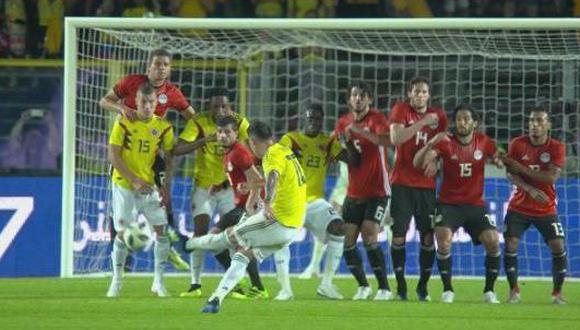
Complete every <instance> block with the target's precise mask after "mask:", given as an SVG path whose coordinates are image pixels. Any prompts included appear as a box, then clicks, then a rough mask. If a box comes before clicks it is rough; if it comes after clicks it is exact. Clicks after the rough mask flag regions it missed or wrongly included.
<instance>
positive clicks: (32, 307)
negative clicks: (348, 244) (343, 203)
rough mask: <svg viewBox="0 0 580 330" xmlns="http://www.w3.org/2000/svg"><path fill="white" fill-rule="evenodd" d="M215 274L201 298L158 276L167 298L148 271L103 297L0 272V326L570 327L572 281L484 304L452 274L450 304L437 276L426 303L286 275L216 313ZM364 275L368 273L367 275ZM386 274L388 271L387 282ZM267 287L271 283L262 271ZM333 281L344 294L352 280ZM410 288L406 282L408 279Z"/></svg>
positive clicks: (579, 318)
mask: <svg viewBox="0 0 580 330" xmlns="http://www.w3.org/2000/svg"><path fill="white" fill-rule="evenodd" d="M218 280H219V279H218V278H215V277H214V278H207V279H204V287H203V289H204V292H203V293H204V299H191V298H188V299H186V298H179V297H178V296H179V292H180V290H182V289H185V288H186V287H187V286H188V278H186V277H170V278H167V279H166V282H167V288H168V289H169V291H170V292H171V293H172V294H173V296H174V297H172V298H166V299H161V298H156V297H153V296H152V295H151V294H150V293H149V287H150V285H151V279H150V278H141V277H129V278H126V279H125V282H124V287H123V291H122V296H121V297H120V298H115V299H108V298H105V292H106V290H107V288H108V284H109V279H107V278H83V279H56V278H54V279H53V278H40V279H36V278H26V279H0V329H22V328H25V329H45V328H60V329H62V328H73V329H79V328H91V329H94V328H107V329H120V328H127V329H159V328H182V329H183V328H188V329H236V330H237V329H272V330H277V329H295V330H306V329H403V330H407V329H443V328H444V329H467V330H471V329H510V330H511V329H526V330H529V329H567V330H570V329H578V328H580V283H567V284H566V285H565V288H564V293H565V298H566V299H567V300H568V304H567V305H565V306H556V305H552V303H551V299H550V293H551V283H550V282H534V281H524V282H522V283H521V289H522V303H521V304H519V305H507V304H505V303H502V304H500V305H487V304H484V303H482V302H481V298H482V287H483V280H455V281H454V285H455V298H456V301H455V303H454V304H452V305H446V304H442V303H440V302H439V297H440V295H441V284H440V281H439V279H438V278H433V279H432V281H431V282H430V289H431V292H430V293H431V297H432V298H433V301H432V302H430V303H420V302H417V301H416V298H415V295H414V292H410V293H412V294H410V295H409V298H410V301H408V302H400V301H392V302H374V301H351V300H344V301H329V300H324V299H321V298H319V297H318V296H317V295H316V286H317V284H318V280H315V279H312V280H306V281H304V280H299V279H294V278H293V279H292V285H293V288H294V294H295V299H294V300H292V301H289V302H277V301H272V300H268V301H236V300H232V299H227V300H226V301H225V302H224V304H223V306H222V310H221V312H220V313H219V314H217V315H205V314H201V313H200V309H201V307H202V306H203V304H204V302H205V298H207V297H208V296H209V294H210V293H211V291H212V290H213V289H214V287H215V285H216V284H217V281H218ZM369 280H372V278H371V277H370V276H369ZM392 282H394V281H392V279H391V283H392ZM265 284H266V285H267V287H268V288H269V290H270V294H271V295H272V296H275V294H276V293H277V290H278V284H277V283H276V282H275V279H273V278H266V279H265ZM336 284H337V285H338V287H339V288H340V290H341V292H342V293H343V294H344V295H345V296H346V297H347V298H349V299H350V297H352V295H353V294H354V292H355V290H356V285H355V282H354V280H352V279H350V278H340V279H337V280H336ZM409 288H414V283H413V282H411V283H409ZM496 291H497V292H498V294H499V297H500V298H501V300H502V301H505V298H506V296H507V284H506V283H505V281H499V282H498V285H497V290H496Z"/></svg>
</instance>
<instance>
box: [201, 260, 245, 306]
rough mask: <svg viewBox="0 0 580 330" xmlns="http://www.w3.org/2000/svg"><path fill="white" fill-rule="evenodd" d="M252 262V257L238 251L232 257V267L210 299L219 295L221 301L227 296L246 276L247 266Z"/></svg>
mask: <svg viewBox="0 0 580 330" xmlns="http://www.w3.org/2000/svg"><path fill="white" fill-rule="evenodd" d="M248 263H250V259H248V257H246V256H245V255H243V254H241V253H236V254H234V256H233V257H232V264H231V265H230V268H228V270H226V273H225V274H224V277H222V280H221V281H220V283H219V285H218V286H217V288H216V290H215V291H214V293H213V294H212V295H211V297H210V298H209V301H211V300H213V299H214V298H215V297H217V298H218V299H219V300H220V304H221V302H222V301H223V300H224V298H225V297H226V296H227V294H228V293H230V291H232V289H233V288H234V287H235V286H236V285H237V284H238V283H239V282H240V281H241V280H242V278H244V276H245V275H246V268H247V267H248Z"/></svg>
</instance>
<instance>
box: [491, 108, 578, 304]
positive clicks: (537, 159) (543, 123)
mask: <svg viewBox="0 0 580 330" xmlns="http://www.w3.org/2000/svg"><path fill="white" fill-rule="evenodd" d="M551 128H552V123H551V121H550V115H549V113H548V111H546V110H545V109H543V108H540V107H534V108H532V109H531V111H530V115H529V118H528V129H529V133H528V134H527V135H523V136H520V137H517V138H515V139H513V140H512V141H511V142H510V144H509V148H508V154H507V157H505V158H503V159H502V160H503V162H504V164H505V166H506V168H507V171H508V177H509V178H510V179H511V180H512V182H513V183H514V185H515V189H514V191H513V192H512V195H511V197H510V200H509V206H508V212H507V214H506V217H505V230H504V238H505V252H504V267H505V272H506V275H507V279H508V282H509V286H510V294H509V298H508V303H519V302H520V289H519V286H518V245H519V241H520V237H521V235H522V234H523V233H524V232H525V231H526V230H527V229H528V228H529V227H530V225H534V226H535V227H536V228H537V229H538V231H539V232H540V234H542V237H543V238H544V240H545V241H546V243H547V244H548V246H549V247H550V250H551V251H552V272H553V274H552V276H553V285H554V287H553V291H552V300H553V302H554V303H555V304H563V303H565V301H564V299H563V298H562V285H563V284H564V278H565V277H566V267H567V259H566V248H565V245H564V230H563V228H562V224H561V223H560V219H559V218H558V211H557V209H556V205H557V197H556V188H555V183H556V181H557V180H558V178H559V177H560V174H561V172H562V169H563V167H564V165H565V164H566V147H565V146H564V144H563V143H561V142H560V141H558V140H556V139H553V138H551V137H550V136H549V132H550V129H551Z"/></svg>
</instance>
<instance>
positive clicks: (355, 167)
mask: <svg viewBox="0 0 580 330" xmlns="http://www.w3.org/2000/svg"><path fill="white" fill-rule="evenodd" d="M346 99H347V103H348V107H349V110H350V112H348V113H347V114H345V115H343V116H342V117H341V118H340V119H339V121H338V122H337V123H336V128H335V130H334V135H335V136H338V137H339V138H341V139H345V140H347V141H348V143H347V146H349V145H351V146H352V148H354V149H355V150H356V151H355V152H356V154H357V155H358V157H359V159H357V161H353V162H349V165H348V188H347V195H346V198H345V200H344V203H343V206H342V217H343V219H344V222H345V232H346V236H345V244H344V258H345V261H346V264H347V266H348V268H349V269H350V271H351V273H352V274H353V276H354V278H355V279H356V281H357V283H358V286H359V288H358V290H357V292H356V294H355V295H354V297H353V299H354V300H364V299H368V298H369V297H370V296H371V294H372V290H371V288H370V286H369V283H368V282H367V278H366V275H365V272H364V268H363V263H362V259H361V256H360V253H359V251H358V248H357V245H356V241H357V238H358V236H359V234H360V235H361V236H362V240H363V244H364V246H365V249H366V251H367V256H368V260H369V264H370V265H371V267H372V269H373V272H374V274H375V277H376V279H377V282H378V291H377V294H376V295H375V298H374V299H375V300H390V299H392V293H391V291H390V288H389V283H388V282H387V270H386V265H385V256H384V254H383V251H382V250H381V248H380V246H379V242H378V235H379V229H380V226H381V224H382V222H383V220H384V218H385V212H386V208H387V204H388V200H389V195H390V187H389V178H388V174H387V168H386V158H385V149H384V146H383V144H385V143H386V144H388V130H389V127H388V124H387V119H386V118H385V116H384V115H383V114H381V113H380V112H378V111H377V110H374V109H371V108H370V104H371V102H372V94H371V90H370V88H369V86H368V85H367V84H365V83H363V82H355V83H353V84H351V85H350V87H349V88H348V89H347V93H346ZM379 142H380V145H377V144H378V143H379Z"/></svg>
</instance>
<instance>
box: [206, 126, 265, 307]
mask: <svg viewBox="0 0 580 330" xmlns="http://www.w3.org/2000/svg"><path fill="white" fill-rule="evenodd" d="M238 124H239V123H238V120H237V119H236V118H234V117H232V116H226V117H223V118H220V119H218V120H217V122H216V125H217V133H216V134H217V141H218V142H219V143H220V144H221V145H222V146H223V147H224V149H225V155H224V161H223V166H224V169H225V171H226V174H227V177H228V180H229V182H230V185H231V187H232V189H233V190H234V200H235V205H236V207H235V208H234V209H232V210H231V211H229V212H228V213H226V214H225V215H224V216H223V217H221V218H220V220H219V221H218V222H217V223H216V224H215V227H214V228H212V230H211V233H213V234H217V233H220V232H223V231H224V230H226V229H227V228H230V227H233V226H235V225H236V224H237V223H238V222H239V221H240V219H241V218H242V217H243V216H244V214H246V215H253V214H255V213H256V210H257V204H258V202H259V200H260V199H259V194H260V190H261V189H248V188H249V187H248V181H249V182H255V183H256V182H259V183H260V184H261V185H262V186H263V181H264V180H263V177H262V175H261V174H260V170H259V169H258V168H257V166H256V164H257V163H258V160H257V159H256V157H255V156H254V155H253V154H252V152H251V151H250V149H249V148H248V147H246V145H244V144H243V143H241V142H239V141H238ZM224 251H225V254H226V255H222V256H221V258H222V260H225V263H224V267H225V269H226V270H227V269H228V268H229V267H230V265H231V259H230V258H228V257H229V251H228V250H227V249H226V250H224ZM219 252H220V253H218V255H220V254H221V253H222V252H223V251H219ZM248 275H249V276H250V281H251V284H252V287H251V288H250V289H249V290H247V291H246V292H244V294H243V295H241V296H240V293H239V292H236V290H234V291H232V294H234V293H235V294H236V295H234V296H233V297H234V298H238V299H244V298H247V297H251V298H260V299H266V298H269V293H268V290H266V288H265V287H264V285H263V284H262V280H261V279H260V274H259V272H258V263H257V262H256V260H255V259H252V260H250V263H249V264H248Z"/></svg>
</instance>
